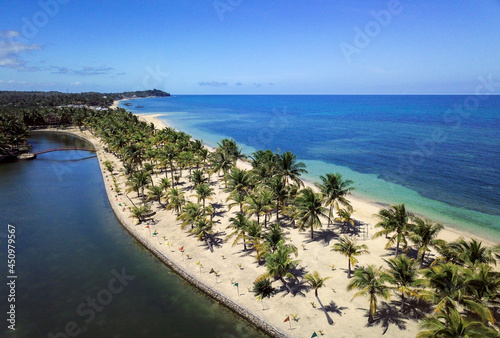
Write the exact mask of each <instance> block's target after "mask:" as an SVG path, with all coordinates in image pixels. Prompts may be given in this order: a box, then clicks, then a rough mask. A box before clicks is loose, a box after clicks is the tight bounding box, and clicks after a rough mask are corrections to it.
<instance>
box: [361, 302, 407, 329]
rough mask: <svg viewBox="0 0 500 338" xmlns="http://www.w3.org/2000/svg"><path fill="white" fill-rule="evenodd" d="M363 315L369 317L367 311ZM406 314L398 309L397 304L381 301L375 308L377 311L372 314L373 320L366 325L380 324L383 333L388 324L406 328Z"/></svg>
mask: <svg viewBox="0 0 500 338" xmlns="http://www.w3.org/2000/svg"><path fill="white" fill-rule="evenodd" d="M365 317H367V318H368V317H369V314H368V311H367V314H366V315H365ZM406 321H407V318H406V316H405V315H404V314H403V313H401V312H400V311H399V308H398V307H397V306H391V305H389V304H387V303H386V302H382V303H381V306H380V307H379V308H378V309H377V313H376V314H375V315H374V316H373V321H372V322H371V323H370V322H369V323H368V324H366V325H365V326H366V327H373V326H381V327H382V328H383V329H384V332H383V333H382V335H384V334H385V333H386V332H387V330H388V329H389V326H390V325H395V326H397V328H398V329H400V330H406Z"/></svg>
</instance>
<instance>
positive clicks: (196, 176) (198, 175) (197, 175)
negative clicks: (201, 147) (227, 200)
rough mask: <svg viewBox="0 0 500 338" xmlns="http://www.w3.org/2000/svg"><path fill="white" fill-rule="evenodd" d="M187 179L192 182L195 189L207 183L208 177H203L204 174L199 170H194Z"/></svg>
mask: <svg viewBox="0 0 500 338" xmlns="http://www.w3.org/2000/svg"><path fill="white" fill-rule="evenodd" d="M189 179H190V180H191V182H193V186H194V187H195V188H196V187H197V186H198V185H200V184H204V183H208V177H205V173H204V172H203V170H200V169H196V170H194V171H193V172H192V173H191V175H189Z"/></svg>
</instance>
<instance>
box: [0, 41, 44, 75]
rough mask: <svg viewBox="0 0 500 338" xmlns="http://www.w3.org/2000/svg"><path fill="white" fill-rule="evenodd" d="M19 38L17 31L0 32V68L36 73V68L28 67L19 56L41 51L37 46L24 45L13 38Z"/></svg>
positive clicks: (40, 47)
mask: <svg viewBox="0 0 500 338" xmlns="http://www.w3.org/2000/svg"><path fill="white" fill-rule="evenodd" d="M18 36H20V33H19V32H17V31H0V67H5V68H12V69H16V70H20V71H36V70H39V68H38V67H33V66H28V64H27V63H26V61H24V59H23V58H22V57H21V54H23V53H26V52H29V51H32V50H41V49H42V46H40V45H37V44H26V43H23V42H20V41H16V40H14V39H13V38H16V37H18Z"/></svg>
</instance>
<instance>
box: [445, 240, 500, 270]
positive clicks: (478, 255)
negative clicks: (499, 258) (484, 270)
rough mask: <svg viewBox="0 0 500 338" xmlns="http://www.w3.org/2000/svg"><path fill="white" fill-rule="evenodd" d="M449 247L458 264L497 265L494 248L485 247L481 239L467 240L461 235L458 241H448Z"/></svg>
mask: <svg viewBox="0 0 500 338" xmlns="http://www.w3.org/2000/svg"><path fill="white" fill-rule="evenodd" d="M448 248H449V249H450V250H451V251H452V252H453V253H454V256H455V257H454V261H455V262H456V263H457V264H460V265H465V266H472V265H474V264H476V263H486V264H493V265H496V263H497V262H496V259H495V258H494V257H493V252H492V249H491V248H489V247H485V246H484V245H483V243H482V242H481V241H478V240H475V239H471V240H470V241H466V240H465V239H464V238H463V237H460V238H459V239H457V240H456V241H453V242H450V243H448Z"/></svg>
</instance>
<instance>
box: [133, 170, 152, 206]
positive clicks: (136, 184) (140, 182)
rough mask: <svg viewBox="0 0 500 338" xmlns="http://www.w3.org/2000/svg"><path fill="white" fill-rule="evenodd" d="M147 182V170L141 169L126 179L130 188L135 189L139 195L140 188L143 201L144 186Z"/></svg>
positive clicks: (149, 178) (148, 181)
mask: <svg viewBox="0 0 500 338" xmlns="http://www.w3.org/2000/svg"><path fill="white" fill-rule="evenodd" d="M149 183H151V177H150V175H149V173H148V172H146V171H143V170H139V171H136V172H134V173H133V174H132V175H131V176H130V177H129V179H128V181H127V185H129V186H130V189H133V190H136V191H137V195H139V190H141V195H142V201H143V202H144V188H145V187H146V186H147V185H148V184H149Z"/></svg>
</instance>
